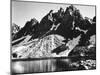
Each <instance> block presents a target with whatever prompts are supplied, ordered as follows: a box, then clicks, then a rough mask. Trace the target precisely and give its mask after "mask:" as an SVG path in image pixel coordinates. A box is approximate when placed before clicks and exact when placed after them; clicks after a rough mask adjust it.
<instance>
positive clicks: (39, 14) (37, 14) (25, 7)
mask: <svg viewBox="0 0 100 75" xmlns="http://www.w3.org/2000/svg"><path fill="white" fill-rule="evenodd" d="M68 6H69V5H67V4H66V5H65V4H64V5H63V4H49V3H36V2H20V1H19V2H18V1H12V23H16V24H17V25H19V26H21V27H23V26H24V25H25V23H26V21H29V20H30V19H31V18H36V19H37V20H38V21H40V20H41V19H42V18H43V16H45V15H46V14H47V13H48V12H49V11H50V10H51V9H52V10H54V11H57V10H59V8H60V7H62V8H64V10H65V9H66V7H68ZM74 6H75V7H76V8H78V9H79V10H80V13H81V14H82V16H83V17H85V16H87V17H89V18H93V17H94V16H95V6H83V5H81V6H80V5H74Z"/></svg>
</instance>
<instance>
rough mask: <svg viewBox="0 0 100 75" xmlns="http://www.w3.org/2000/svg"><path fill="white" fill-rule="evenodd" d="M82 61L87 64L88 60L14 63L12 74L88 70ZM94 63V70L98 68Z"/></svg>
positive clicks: (72, 59) (48, 60)
mask: <svg viewBox="0 0 100 75" xmlns="http://www.w3.org/2000/svg"><path fill="white" fill-rule="evenodd" d="M91 60H92V59H91ZM91 60H89V61H91ZM81 61H82V62H85V61H86V60H85V58H84V59H80V58H79V59H76V58H71V59H69V58H67V59H43V60H42V59H41V60H31V61H12V73H36V72H55V71H72V70H85V69H86V68H85V65H81V64H82V63H81ZM94 61H95V60H94ZM92 62H93V61H92ZM93 63H94V64H93V65H94V67H92V69H95V68H96V66H95V62H93ZM86 65H87V63H86ZM88 65H89V64H88ZM87 67H88V66H87ZM90 67H91V65H90ZM90 69H91V68H90Z"/></svg>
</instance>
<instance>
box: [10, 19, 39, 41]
mask: <svg viewBox="0 0 100 75" xmlns="http://www.w3.org/2000/svg"><path fill="white" fill-rule="evenodd" d="M38 24H39V23H38V21H37V20H36V19H35V18H33V19H31V20H30V21H27V22H26V24H25V26H24V27H23V28H21V29H20V31H19V32H17V33H16V34H15V36H14V37H13V39H12V40H16V39H19V38H21V37H23V36H27V35H31V36H32V35H33V34H34V33H35V32H36V31H37V30H38Z"/></svg>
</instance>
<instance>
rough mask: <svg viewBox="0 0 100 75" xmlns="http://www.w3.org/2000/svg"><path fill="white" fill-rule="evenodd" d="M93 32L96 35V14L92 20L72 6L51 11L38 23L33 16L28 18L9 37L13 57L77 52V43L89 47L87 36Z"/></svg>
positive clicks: (89, 41) (51, 55)
mask: <svg viewBox="0 0 100 75" xmlns="http://www.w3.org/2000/svg"><path fill="white" fill-rule="evenodd" d="M93 35H94V36H95V35H96V18H95V17H94V18H93V19H92V20H91V19H89V18H83V17H82V15H81V13H80V11H79V10H78V9H77V8H75V7H74V6H72V5H71V6H69V7H67V8H66V10H65V11H64V10H63V8H60V9H59V10H58V12H55V13H53V10H51V11H50V12H49V13H48V14H47V15H46V16H44V17H43V18H42V20H41V21H40V23H39V22H38V21H37V20H36V19H35V18H34V19H31V20H30V21H28V22H26V24H25V26H24V27H23V28H21V29H20V30H19V31H18V32H17V33H16V34H15V36H14V37H13V39H12V40H13V41H12V45H13V47H12V57H13V58H40V57H42V58H43V57H61V56H65V57H67V56H68V55H69V56H73V54H74V53H75V52H76V53H77V51H78V49H77V48H76V47H77V46H78V47H79V46H80V47H81V48H83V47H82V46H84V47H87V49H89V48H90V47H91V46H90V44H91V40H90V39H91V38H90V37H91V36H93ZM92 40H93V39H92ZM94 40H95V38H94ZM92 44H93V43H92ZM74 48H75V50H74ZM76 49H77V51H76ZM79 49H80V48H79ZM83 50H85V48H83ZM70 52H71V53H70ZM69 53H70V54H69ZM79 54H80V52H79Z"/></svg>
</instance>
